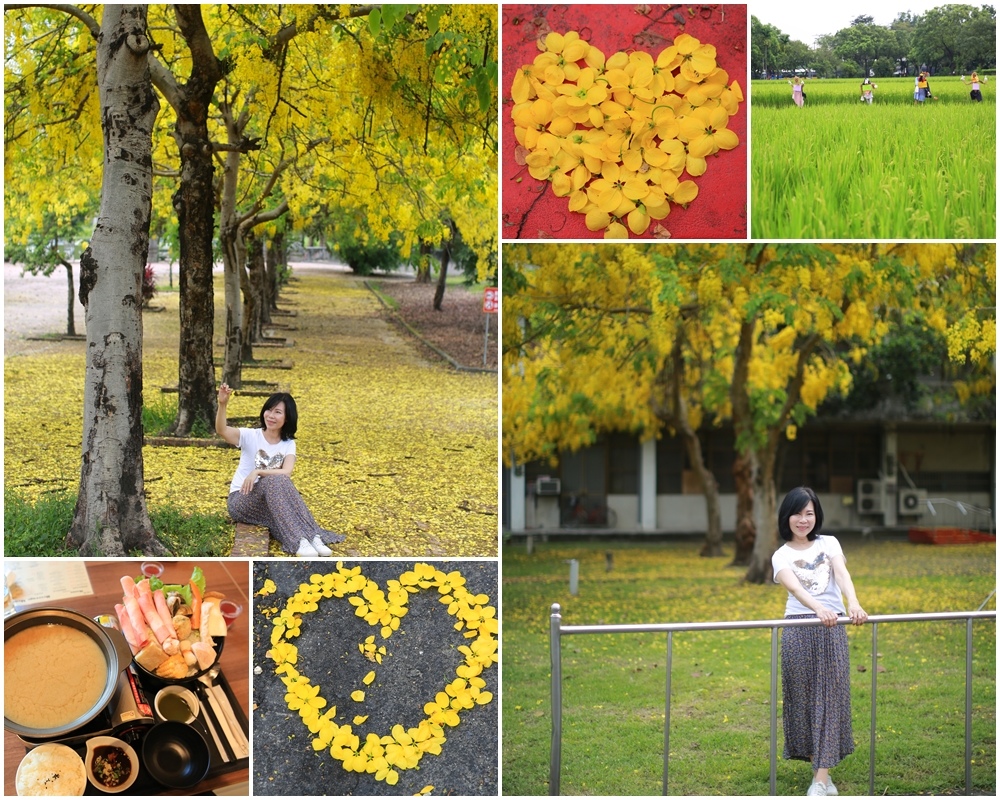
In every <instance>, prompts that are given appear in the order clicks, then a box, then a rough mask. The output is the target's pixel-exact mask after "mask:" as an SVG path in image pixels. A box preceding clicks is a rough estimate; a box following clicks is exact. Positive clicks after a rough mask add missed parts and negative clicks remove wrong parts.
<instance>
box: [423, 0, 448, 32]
mask: <svg viewBox="0 0 1000 800" xmlns="http://www.w3.org/2000/svg"><path fill="white" fill-rule="evenodd" d="M447 10H448V7H447V6H443V5H438V6H431V7H430V8H428V9H427V30H429V31H430V32H431V33H432V34H434V33H437V32H438V29H439V28H440V25H441V15H442V14H444V12H445V11H447Z"/></svg>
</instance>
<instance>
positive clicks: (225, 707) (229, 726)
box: [198, 666, 250, 756]
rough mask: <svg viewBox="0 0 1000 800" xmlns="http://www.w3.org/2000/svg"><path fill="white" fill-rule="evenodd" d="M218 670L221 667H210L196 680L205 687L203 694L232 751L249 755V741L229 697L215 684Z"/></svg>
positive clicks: (219, 670)
mask: <svg viewBox="0 0 1000 800" xmlns="http://www.w3.org/2000/svg"><path fill="white" fill-rule="evenodd" d="M219 672H221V669H220V668H219V667H218V666H215V667H212V668H211V669H210V670H209V671H208V672H206V673H205V674H204V675H201V676H199V678H198V681H199V683H201V684H202V685H204V687H205V696H206V698H207V699H208V702H209V704H210V705H211V706H212V709H213V710H214V711H215V716H216V717H217V718H218V720H219V725H220V726H221V727H222V728H223V733H225V734H226V738H227V739H228V740H229V743H230V744H231V745H232V746H233V752H235V753H242V755H243V756H249V755H250V743H249V742H248V741H247V737H246V736H245V735H244V734H243V728H242V727H241V726H240V723H239V721H238V720H237V719H236V715H235V714H234V713H233V709H232V706H231V705H230V703H229V698H228V697H227V696H226V693H225V692H224V691H223V690H222V688H221V687H219V686H216V685H215V679H216V678H217V677H218V676H219Z"/></svg>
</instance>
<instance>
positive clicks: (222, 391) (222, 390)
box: [219, 383, 233, 403]
mask: <svg viewBox="0 0 1000 800" xmlns="http://www.w3.org/2000/svg"><path fill="white" fill-rule="evenodd" d="M232 395H233V390H232V389H230V388H229V384H228V383H224V384H222V385H221V386H220V387H219V402H220V403H228V402H229V398H230V397H232Z"/></svg>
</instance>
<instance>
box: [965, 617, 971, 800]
mask: <svg viewBox="0 0 1000 800" xmlns="http://www.w3.org/2000/svg"><path fill="white" fill-rule="evenodd" d="M965 794H966V795H970V794H972V618H971V617H970V618H969V619H967V620H966V621H965Z"/></svg>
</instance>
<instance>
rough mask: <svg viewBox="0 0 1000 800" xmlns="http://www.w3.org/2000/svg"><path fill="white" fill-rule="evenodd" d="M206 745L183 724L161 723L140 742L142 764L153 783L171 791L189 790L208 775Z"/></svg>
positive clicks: (193, 730) (203, 739) (198, 734)
mask: <svg viewBox="0 0 1000 800" xmlns="http://www.w3.org/2000/svg"><path fill="white" fill-rule="evenodd" d="M210 758H211V756H210V754H209V750H208V743H207V742H206V741H205V738H204V737H203V736H202V735H201V734H200V733H198V731H197V730H195V729H194V728H192V727H191V726H190V725H185V724H184V723H183V722H172V721H171V722H160V723H158V724H156V725H154V726H153V727H152V728H150V729H149V731H148V732H147V733H146V737H145V738H144V739H143V742H142V763H143V764H144V765H145V766H146V769H147V771H148V772H149V774H150V775H151V776H152V777H153V780H155V781H157V782H159V783H162V784H163V785H164V786H169V787H170V788H172V789H190V788H191V787H192V786H194V785H195V784H197V783H199V782H200V781H201V780H202V778H204V777H205V775H206V774H207V773H208V767H209V761H210Z"/></svg>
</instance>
